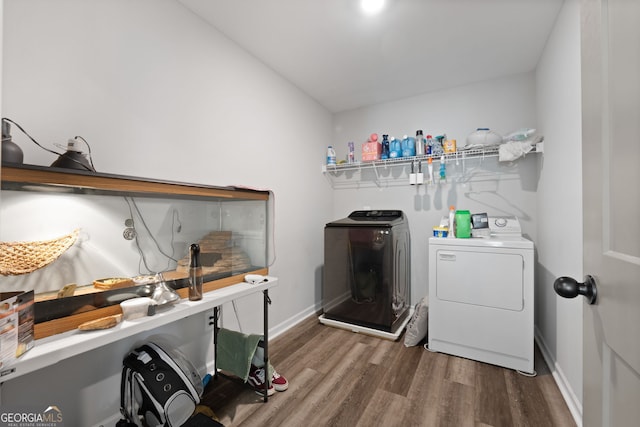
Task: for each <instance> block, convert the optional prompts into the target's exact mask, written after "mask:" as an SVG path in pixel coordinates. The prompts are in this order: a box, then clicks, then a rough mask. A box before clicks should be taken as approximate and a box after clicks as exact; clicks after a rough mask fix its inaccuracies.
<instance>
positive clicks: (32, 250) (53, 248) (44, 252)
mask: <svg viewBox="0 0 640 427" xmlns="http://www.w3.org/2000/svg"><path fill="white" fill-rule="evenodd" d="M78 233H79V230H74V231H73V232H72V233H70V234H67V235H66V236H62V237H59V238H57V239H52V240H42V241H36V242H0V274H2V275H3V276H17V275H20V274H27V273H31V272H33V271H35V270H37V269H39V268H42V267H44V266H46V265H49V264H51V263H52V262H53V261H55V260H56V259H58V257H59V256H60V255H62V254H63V253H64V252H65V251H66V250H67V249H69V248H70V247H71V246H72V245H73V244H74V243H75V241H76V239H77V238H78Z"/></svg>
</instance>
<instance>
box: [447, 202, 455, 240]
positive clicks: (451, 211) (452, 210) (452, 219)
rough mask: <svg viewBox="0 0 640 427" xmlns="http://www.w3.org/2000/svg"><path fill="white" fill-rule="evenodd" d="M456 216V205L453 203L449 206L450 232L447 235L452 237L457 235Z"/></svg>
mask: <svg viewBox="0 0 640 427" xmlns="http://www.w3.org/2000/svg"><path fill="white" fill-rule="evenodd" d="M455 217H456V207H455V206H453V205H451V206H449V234H448V235H447V237H449V238H452V239H453V238H454V237H456V233H455Z"/></svg>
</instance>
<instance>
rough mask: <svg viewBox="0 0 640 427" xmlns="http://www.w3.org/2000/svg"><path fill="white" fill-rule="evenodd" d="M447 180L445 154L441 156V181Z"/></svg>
mask: <svg viewBox="0 0 640 427" xmlns="http://www.w3.org/2000/svg"><path fill="white" fill-rule="evenodd" d="M446 180H447V166H446V165H445V164H444V156H442V157H440V182H444V181H446Z"/></svg>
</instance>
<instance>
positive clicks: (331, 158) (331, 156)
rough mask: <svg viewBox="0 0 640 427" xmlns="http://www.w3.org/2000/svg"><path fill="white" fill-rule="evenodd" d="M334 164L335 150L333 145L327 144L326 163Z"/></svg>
mask: <svg viewBox="0 0 640 427" xmlns="http://www.w3.org/2000/svg"><path fill="white" fill-rule="evenodd" d="M335 164H336V151H335V150H334V149H333V146H331V145H330V146H329V147H328V148H327V165H334V166H335Z"/></svg>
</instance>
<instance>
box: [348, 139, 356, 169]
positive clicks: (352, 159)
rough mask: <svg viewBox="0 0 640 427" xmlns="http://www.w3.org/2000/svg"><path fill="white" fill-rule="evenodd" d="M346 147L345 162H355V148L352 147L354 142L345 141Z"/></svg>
mask: <svg viewBox="0 0 640 427" xmlns="http://www.w3.org/2000/svg"><path fill="white" fill-rule="evenodd" d="M347 147H348V148H349V157H348V158H347V159H348V160H347V163H349V164H351V163H355V162H356V154H355V148H354V144H353V141H349V142H348V143H347Z"/></svg>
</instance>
